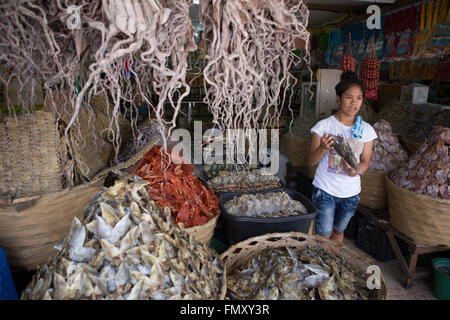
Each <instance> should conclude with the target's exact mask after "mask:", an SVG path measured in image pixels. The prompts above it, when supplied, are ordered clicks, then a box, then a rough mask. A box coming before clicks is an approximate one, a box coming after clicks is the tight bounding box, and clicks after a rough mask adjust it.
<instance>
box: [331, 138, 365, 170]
mask: <svg viewBox="0 0 450 320" xmlns="http://www.w3.org/2000/svg"><path fill="white" fill-rule="evenodd" d="M331 138H332V139H333V141H334V143H333V148H334V150H336V152H337V153H338V154H339V155H340V156H341V157H342V159H344V160H345V162H347V163H348V164H349V165H350V166H351V167H352V168H353V169H355V170H356V171H358V169H359V168H358V160H356V157H355V155H354V154H353V152H352V149H351V148H350V145H349V144H348V142H347V139H345V138H344V137H343V136H342V135H337V136H334V135H331Z"/></svg>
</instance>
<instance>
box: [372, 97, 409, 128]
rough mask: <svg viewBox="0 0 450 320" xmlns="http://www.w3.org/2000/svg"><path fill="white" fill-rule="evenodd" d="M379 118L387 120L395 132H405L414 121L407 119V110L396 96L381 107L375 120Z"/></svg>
mask: <svg viewBox="0 0 450 320" xmlns="http://www.w3.org/2000/svg"><path fill="white" fill-rule="evenodd" d="M380 119H384V120H386V121H388V122H389V123H390V124H391V126H392V131H393V132H394V133H397V134H405V133H407V132H408V131H409V130H410V129H411V128H413V127H414V123H413V122H411V121H409V112H408V111H407V109H406V108H405V106H404V105H403V104H402V103H400V100H398V99H397V98H396V99H392V100H391V101H390V102H389V103H388V104H386V105H384V106H383V107H382V108H381V110H380V112H378V114H377V116H376V119H375V121H378V120H380Z"/></svg>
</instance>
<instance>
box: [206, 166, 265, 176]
mask: <svg viewBox="0 0 450 320" xmlns="http://www.w3.org/2000/svg"><path fill="white" fill-rule="evenodd" d="M257 168H258V165H256V164H227V163H223V164H219V163H210V164H205V165H204V166H203V173H204V174H205V177H206V178H207V179H212V178H214V177H216V176H218V175H219V174H220V172H221V171H248V170H252V169H257Z"/></svg>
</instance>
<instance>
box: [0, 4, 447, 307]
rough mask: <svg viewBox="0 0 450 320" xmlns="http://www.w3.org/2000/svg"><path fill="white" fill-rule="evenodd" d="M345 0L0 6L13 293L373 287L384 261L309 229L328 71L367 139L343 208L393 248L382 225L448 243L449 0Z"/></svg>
mask: <svg viewBox="0 0 450 320" xmlns="http://www.w3.org/2000/svg"><path fill="white" fill-rule="evenodd" d="M353 2H354V3H353ZM353 2H348V1H347V2H345V4H342V5H335V4H334V2H333V4H334V6H332V7H329V6H327V5H330V4H331V2H330V1H303V0H295V1H287V0H280V1H269V0H267V1H240V0H239V1H226V0H220V1H212V0H201V1H191V0H182V1H175V0H154V1H153V0H152V1H141V0H131V1H101V0H97V1H78V0H67V1H49V2H46V1H41V0H33V1H29V2H23V3H19V4H17V5H13V4H6V3H5V4H2V5H1V6H0V17H1V19H0V21H1V22H0V27H1V28H3V29H4V30H5V32H6V31H8V32H6V33H7V34H8V36H7V37H4V38H3V39H2V40H0V44H1V46H0V48H1V49H0V50H2V55H1V56H0V61H1V62H2V70H1V72H0V80H1V83H2V88H1V89H2V95H1V97H0V137H1V138H0V247H1V248H2V249H3V250H4V251H5V254H6V257H7V259H8V263H9V265H10V267H11V270H12V274H13V276H14V275H15V274H19V273H20V272H22V271H26V272H27V275H28V278H27V279H26V284H24V286H23V288H18V290H17V291H18V296H19V297H20V298H21V299H24V300H81V299H92V300H99V299H107V300H149V299H152V300H170V299H175V300H180V299H188V300H208V299H211V300H223V299H233V300H235V299H236V300H239V299H258V300H259V299H261V300H276V299H291V300H316V299H317V300H385V299H388V298H389V292H388V287H387V284H386V282H385V277H384V276H383V275H381V277H380V278H377V279H376V281H375V285H374V286H369V285H368V283H369V281H370V279H369V275H370V274H369V273H368V272H367V268H368V266H371V265H376V264H377V260H376V259H377V257H374V256H372V257H373V258H370V257H367V256H366V255H365V254H363V253H362V252H361V251H358V250H356V249H354V248H352V247H350V246H347V245H346V244H344V243H342V242H336V241H333V240H330V239H326V238H324V237H321V236H319V235H318V234H316V232H315V221H316V217H317V213H318V208H317V207H316V205H315V204H314V203H313V200H312V196H311V190H312V181H313V180H314V176H315V171H316V167H314V166H308V155H309V153H310V146H311V140H312V132H311V128H312V127H313V126H314V125H315V124H316V123H317V122H318V121H319V120H322V119H324V118H326V117H329V116H331V115H332V114H334V113H335V112H336V111H337V108H338V105H337V104H336V94H335V90H334V88H335V86H336V84H337V83H338V82H339V81H340V79H341V77H342V74H343V72H345V71H352V72H355V73H357V75H358V76H359V78H360V79H361V80H362V82H363V84H364V87H365V89H366V90H365V96H364V97H363V98H364V102H363V105H362V107H361V109H360V111H359V113H358V115H359V116H361V117H362V119H364V121H366V122H367V123H370V124H371V125H372V126H373V128H374V130H375V132H376V134H377V136H378V139H377V140H376V141H375V143H374V147H373V155H372V162H371V166H370V168H369V171H367V172H366V173H364V174H363V175H362V177H361V183H362V191H361V194H360V196H361V200H360V203H359V205H360V208H362V209H360V210H368V212H370V213H371V214H375V215H376V214H377V213H378V214H380V212H381V211H382V212H383V214H385V215H387V216H388V220H389V221H388V224H389V228H388V229H386V230H390V231H389V232H390V233H389V232H388V233H387V236H388V237H389V241H390V243H391V244H392V246H394V250H395V254H396V255H397V257H398V258H399V259H401V252H400V251H401V249H399V248H398V247H396V246H397V244H396V242H395V239H394V236H393V235H398V236H399V237H401V238H403V237H405V238H403V239H406V238H407V239H410V240H411V242H409V243H410V247H411V248H412V247H413V244H414V245H415V246H416V247H414V248H415V249H414V250H415V251H413V252H412V254H413V256H414V255H415V257H416V258H417V255H419V254H423V253H427V252H431V249H430V250H422V249H423V247H428V246H430V247H432V248H434V249H435V248H439V249H442V250H435V251H445V249H448V247H449V246H450V234H449V233H448V232H449V230H450V225H449V223H450V216H449V215H448V213H449V212H450V203H449V201H450V189H449V179H450V161H449V153H448V151H449V150H448V149H449V145H450V129H449V127H450V101H449V97H448V87H449V86H450V82H448V76H447V73H448V72H447V71H448V70H447V69H448V54H449V48H450V47H449V42H448V33H446V32H448V31H446V30H448V26H449V25H450V20H449V17H450V15H448V14H447V12H448V1H446V0H443V1H440V0H437V1H436V0H427V1H404V0H402V1H397V3H396V4H394V5H392V4H382V5H380V6H381V20H380V21H381V22H382V23H381V26H380V28H379V29H376V30H370V29H368V28H367V26H366V24H365V21H366V20H367V18H368V14H367V13H366V11H365V9H366V7H367V4H365V3H364V1H353ZM330 8H331V12H333V14H331V15H327V12H328V13H330ZM444 12H445V13H444ZM331 17H332V18H331ZM330 21H331V22H330ZM415 33H417V34H416V36H414V34H415ZM446 70H447V71H446ZM391 87H395V88H396V89H395V90H394V91H391V96H390V99H389V100H387V101H386V96H385V95H384V93H385V92H386V90H388V89H389V88H391ZM333 141H334V143H335V146H336V150H337V153H338V154H339V156H340V157H341V158H343V159H345V161H346V163H348V164H349V165H350V166H351V167H352V168H353V169H354V170H355V171H357V170H358V165H359V163H358V161H357V159H356V158H355V156H354V155H353V153H352V149H351V147H350V146H349V145H348V144H347V141H346V139H345V138H343V137H341V136H334V137H333ZM280 153H281V156H283V158H284V159H288V161H289V162H288V163H287V166H286V171H287V175H286V178H285V179H284V177H282V179H280V176H279V172H280V170H281V169H280V166H279V162H280V158H281V156H280ZM286 161H287V160H286ZM283 181H286V183H283ZM292 182H297V183H296V184H295V185H292ZM354 221H355V219H354ZM361 221H362V220H361ZM405 221H407V222H405ZM355 223H356V224H358V222H355ZM361 223H362V222H361ZM361 226H362V224H361ZM357 227H358V226H357ZM400 235H401V236H400ZM364 236H365V237H366V238H364V239H365V240H364V241H366V242H367V241H369V242H370V241H371V240H370V239H368V238H367V237H368V233H366V234H364ZM355 237H356V240H355V243H356V245H357V246H358V244H359V243H361V241H362V240H361V239H362V236H361V237H360V238H359V240H358V235H356V236H355ZM373 240H374V241H375V240H376V239H373ZM408 241H409V240H408ZM417 248H419V249H417ZM443 248H444V249H443ZM267 249H270V250H267ZM360 249H363V250H364V248H362V247H361V246H360ZM365 251H367V250H365ZM368 253H369V254H370V253H371V252H368ZM416 258H414V259H416ZM402 262H403V264H402V266H403V267H404V268H406V269H408V267H405V265H406V263H404V260H402ZM274 266H275V267H274ZM414 267H415V265H413V264H411V265H410V266H409V268H410V269H411V268H412V271H411V270H410V271H411V272H410V273H412V272H413V271H414ZM408 270H409V269H408ZM412 278H414V275H411V274H408V281H410V280H411V279H412ZM409 284H410V282H408V285H409Z"/></svg>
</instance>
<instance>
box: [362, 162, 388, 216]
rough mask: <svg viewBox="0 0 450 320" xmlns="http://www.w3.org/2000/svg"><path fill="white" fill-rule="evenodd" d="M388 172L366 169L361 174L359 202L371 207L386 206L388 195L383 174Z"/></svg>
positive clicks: (381, 207)
mask: <svg viewBox="0 0 450 320" xmlns="http://www.w3.org/2000/svg"><path fill="white" fill-rule="evenodd" d="M387 174H388V172H384V171H377V170H371V169H369V170H367V171H366V172H365V173H364V174H363V175H361V194H360V197H361V199H360V200H359V203H360V204H361V205H363V206H364V207H367V208H371V209H385V208H387V207H388V195H387V189H386V180H385V176H386V175H387Z"/></svg>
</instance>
